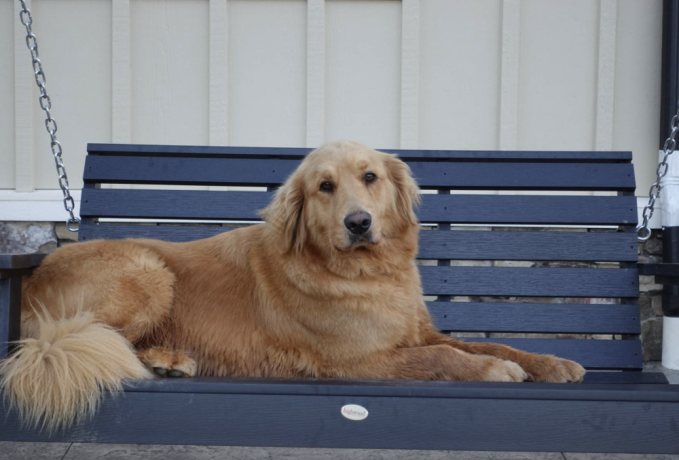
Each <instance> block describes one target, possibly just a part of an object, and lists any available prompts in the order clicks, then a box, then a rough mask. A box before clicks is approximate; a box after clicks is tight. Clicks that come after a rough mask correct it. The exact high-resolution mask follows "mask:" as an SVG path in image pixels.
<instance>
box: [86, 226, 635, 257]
mask: <svg viewBox="0 0 679 460" xmlns="http://www.w3.org/2000/svg"><path fill="white" fill-rule="evenodd" d="M232 229H233V227H218V226H215V225H212V226H191V225H162V226H157V225H153V224H150V225H122V224H113V225H111V224H103V223H102V224H94V225H93V224H83V225H82V226H81V228H80V240H81V241H89V240H95V239H122V238H156V239H161V240H166V241H174V242H186V241H194V240H198V239H202V238H209V237H211V236H215V235H218V234H220V233H223V232H226V231H229V230H232ZM418 258H420V259H455V260H535V261H539V260H563V261H585V262H586V261H595V262H636V261H637V241H636V235H635V234H634V233H631V232H630V233H622V232H618V233H613V232H601V233H599V232H596V233H595V232H572V233H571V232H524V231H504V232H499V231H466V230H465V231H453V232H436V231H422V232H421V233H420V251H419V254H418Z"/></svg>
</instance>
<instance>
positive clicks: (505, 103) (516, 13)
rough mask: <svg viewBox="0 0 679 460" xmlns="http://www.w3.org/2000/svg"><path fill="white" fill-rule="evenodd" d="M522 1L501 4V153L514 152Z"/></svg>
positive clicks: (517, 118) (509, 1)
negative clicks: (502, 151)
mask: <svg viewBox="0 0 679 460" xmlns="http://www.w3.org/2000/svg"><path fill="white" fill-rule="evenodd" d="M520 49H521V0H503V1H502V48H501V51H500V52H501V53H502V73H501V75H500V142H499V148H500V150H516V149H517V147H518V137H519V60H520V59H521V53H520V52H519V51H520Z"/></svg>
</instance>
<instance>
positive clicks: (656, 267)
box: [637, 264, 679, 286]
mask: <svg viewBox="0 0 679 460" xmlns="http://www.w3.org/2000/svg"><path fill="white" fill-rule="evenodd" d="M637 267H638V268H639V274H640V275H646V276H654V277H655V281H656V283H658V284H663V285H673V286H679V264H637Z"/></svg>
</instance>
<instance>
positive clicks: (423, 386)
mask: <svg viewBox="0 0 679 460" xmlns="http://www.w3.org/2000/svg"><path fill="white" fill-rule="evenodd" d="M666 382H667V379H666V377H665V375H664V374H663V373H661V372H608V371H588V372H587V373H586V374H585V377H584V381H583V383H582V384H580V385H575V386H574V385H569V384H546V383H534V382H533V383H531V385H530V389H531V390H533V391H529V392H526V390H525V389H524V388H523V385H513V384H512V385H507V384H498V383H493V382H453V381H443V380H436V381H431V380H426V381H420V380H367V379H315V378H314V379H312V378H301V379H281V378H254V377H240V378H238V377H193V378H181V379H153V380H137V381H128V382H126V383H125V384H124V385H123V387H124V390H125V391H126V392H156V393H157V392H170V393H194V394H198V393H217V394H230V393H233V394H286V395H323V396H388V397H416V398H449V397H466V398H474V397H484V398H513V397H517V398H518V397H521V398H524V399H562V400H570V399H578V400H594V401H596V400H598V401H605V400H611V401H616V400H619V399H620V395H619V394H616V393H615V392H616V391H619V390H620V391H625V392H632V391H633V392H634V394H635V396H631V395H628V396H627V397H631V398H632V399H633V400H635V401H648V402H659V401H668V400H669V401H671V400H672V398H674V397H675V396H674V394H675V393H677V392H679V387H665V386H663V385H664V384H665V383H666ZM648 385H652V386H648ZM574 387H576V388H574ZM602 389H606V390H610V393H608V392H607V393H606V394H600V393H601V390H602ZM649 390H652V393H647V391H649ZM668 398H669V399H668Z"/></svg>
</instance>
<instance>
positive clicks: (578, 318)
mask: <svg viewBox="0 0 679 460" xmlns="http://www.w3.org/2000/svg"><path fill="white" fill-rule="evenodd" d="M427 308H428V309H429V313H430V314H431V317H432V320H433V321H434V324H435V325H436V327H438V328H439V329H441V330H442V331H456V332H522V333H523V332H537V333H578V334H639V333H640V332H641V326H640V324H639V305H632V304H622V305H608V304H541V303H503V302H427Z"/></svg>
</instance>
